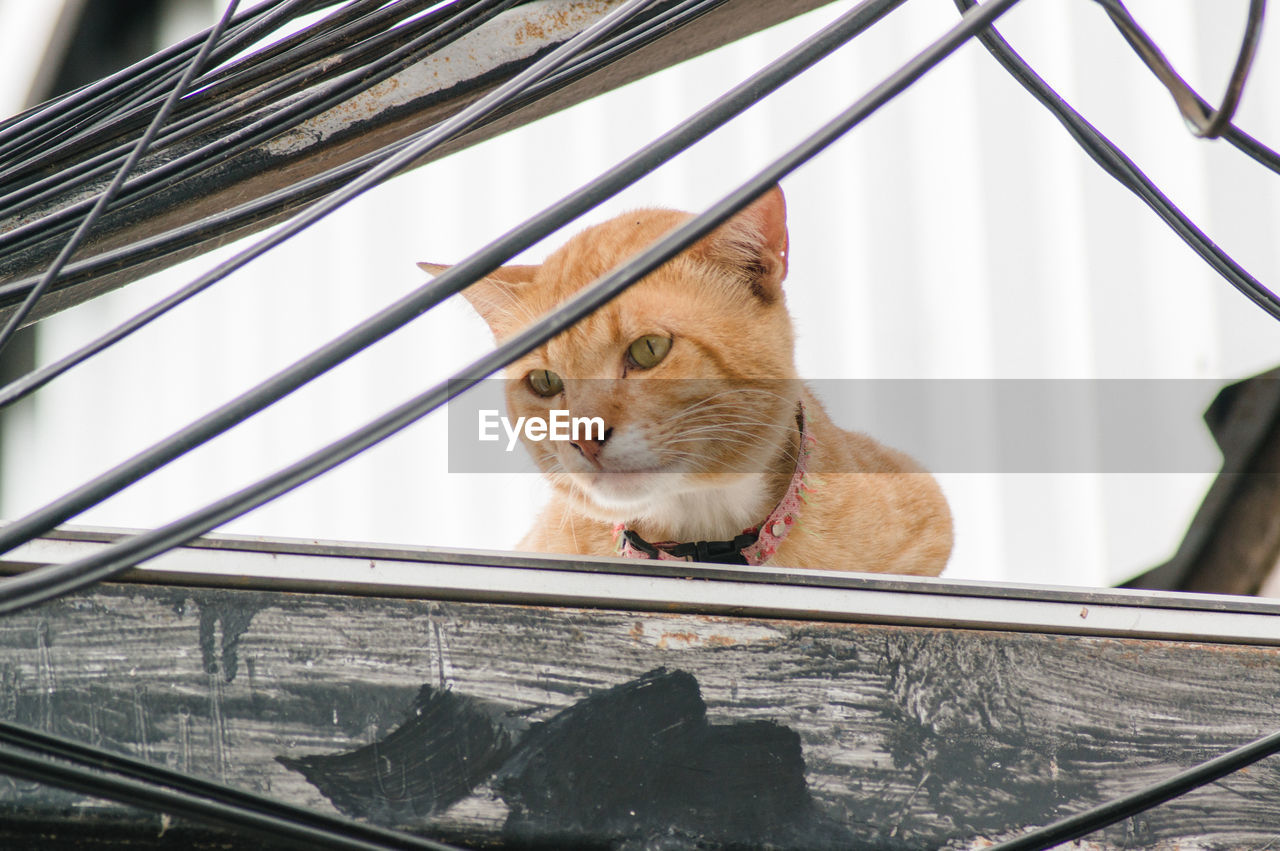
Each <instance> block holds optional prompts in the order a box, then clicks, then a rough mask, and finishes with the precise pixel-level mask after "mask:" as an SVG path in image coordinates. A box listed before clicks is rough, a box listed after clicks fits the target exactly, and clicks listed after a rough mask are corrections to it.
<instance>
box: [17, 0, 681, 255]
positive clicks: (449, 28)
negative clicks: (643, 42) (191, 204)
mask: <svg viewBox="0 0 1280 851" xmlns="http://www.w3.org/2000/svg"><path fill="white" fill-rule="evenodd" d="M519 2H522V0H480V2H479V3H477V4H475V5H474V6H472V7H469V8H468V9H467V10H466V11H465V12H463V13H461V15H462V16H465V17H466V20H465V21H464V22H463V23H462V24H461V25H460V26H453V25H452V21H449V22H445V23H442V24H440V25H439V26H438V27H435V28H433V29H431V30H430V31H428V32H427V33H424V34H422V35H420V36H418V37H417V38H415V39H413V40H412V41H411V42H409V43H408V44H406V45H404V46H402V47H400V48H398V49H397V50H395V51H393V52H392V53H390V54H388V56H387V57H385V58H384V59H383V60H381V61H379V63H377V64H378V71H377V72H376V73H370V74H367V75H366V74H365V73H364V71H363V69H360V70H357V71H354V72H351V73H349V74H348V75H346V79H345V82H339V83H337V84H336V85H329V86H325V87H322V88H321V90H320V91H319V92H317V93H315V94H314V95H309V96H307V97H304V98H301V99H299V100H298V101H296V102H293V103H288V104H286V105H284V106H282V107H280V108H279V109H277V110H274V111H272V112H271V113H270V114H268V115H266V116H264V117H262V118H259V119H257V120H255V121H252V122H251V123H249V124H247V125H245V126H243V127H240V128H238V129H236V130H233V131H231V132H228V133H225V134H223V135H221V136H219V137H218V138H216V139H214V140H212V141H210V142H208V143H207V144H205V145H203V146H202V147H200V148H198V149H196V150H194V151H189V152H186V153H182V154H180V155H178V156H176V157H174V158H173V159H171V160H168V161H166V162H164V163H163V164H161V165H158V166H156V167H155V168H153V169H151V170H150V171H148V172H146V173H145V174H141V175H138V176H137V177H135V178H134V179H133V180H130V181H129V182H127V183H126V184H125V186H124V189H123V190H122V191H121V192H120V195H119V197H118V198H117V200H116V202H115V203H116V205H117V206H120V205H124V204H127V203H130V202H133V201H136V200H138V199H140V198H144V197H146V196H148V195H151V194H154V193H155V192H158V191H161V190H163V189H165V188H167V187H168V186H170V185H172V184H174V183H177V182H179V181H182V180H186V179H187V178H189V177H192V176H193V175H196V174H200V173H201V172H205V171H208V170H209V169H211V168H213V167H214V166H217V165H219V164H220V163H223V162H226V161H227V160H228V159H230V158H231V157H234V156H236V155H237V154H239V153H242V152H243V151H245V150H248V149H249V148H252V147H253V146H254V145H258V144H261V143H262V142H265V141H267V140H269V139H271V138H273V137H275V136H277V135H279V134H280V133H281V132H283V131H284V130H287V129H291V128H292V127H294V126H296V125H297V123H298V122H301V121H306V120H307V119H309V118H312V117H314V116H316V115H319V114H320V113H322V112H325V111H326V110H328V109H331V108H333V107H335V106H338V105H339V104H341V103H344V102H345V101H347V100H348V99H349V98H351V97H352V96H353V95H355V94H358V93H359V92H361V91H363V90H364V89H366V88H368V87H369V86H372V85H374V84H376V83H377V82H380V81H381V80H384V79H387V78H389V77H391V76H393V75H394V74H395V73H396V72H397V71H398V70H399V69H400V68H401V66H402V64H404V65H407V64H412V63H413V62H414V61H416V58H417V57H419V56H420V55H423V54H425V53H427V52H429V51H432V50H438V49H440V48H441V47H444V46H445V45H447V44H450V43H452V42H454V41H456V40H457V39H459V38H461V37H462V36H464V35H466V34H467V33H468V32H470V31H471V30H473V29H475V28H476V27H479V26H480V25H481V24H483V23H484V22H485V21H487V20H489V19H491V18H493V17H495V16H496V15H498V14H499V13H501V12H502V11H504V10H505V9H507V8H509V7H511V6H514V5H516V4H517V3H519ZM651 2H656V0H651ZM87 205H88V202H86V201H79V202H72V203H70V204H67V205H66V206H64V207H60V208H58V209H57V210H55V211H52V212H50V213H48V214H46V215H44V216H41V217H40V218H38V219H35V220H33V221H31V222H28V223H26V224H22V225H19V226H17V227H14V228H10V229H9V230H8V231H6V232H5V233H4V234H0V252H8V251H21V250H22V249H24V248H29V247H31V246H33V245H35V244H37V243H39V242H42V241H44V240H45V239H48V238H49V237H51V236H56V235H57V234H60V233H63V232H65V231H66V230H67V229H68V228H69V227H70V226H71V222H73V221H74V220H75V218H76V216H77V215H79V214H80V213H81V212H83V211H84V208H85V207H86V206H87Z"/></svg>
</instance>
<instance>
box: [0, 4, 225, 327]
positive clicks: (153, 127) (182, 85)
mask: <svg viewBox="0 0 1280 851" xmlns="http://www.w3.org/2000/svg"><path fill="white" fill-rule="evenodd" d="M239 3H240V0H229V2H228V3H227V8H226V9H225V10H224V11H223V13H222V17H221V18H219V19H218V22H217V23H216V24H215V25H214V26H213V28H212V29H210V30H209V34H208V37H207V38H206V39H205V41H204V44H202V45H200V49H199V50H198V51H197V52H196V55H195V56H194V57H192V59H191V62H190V63H189V64H188V65H187V68H186V70H185V71H183V73H182V76H181V77H180V78H179V79H178V84H177V85H176V86H174V87H173V90H172V91H171V92H170V93H169V96H168V97H167V98H165V101H164V103H163V104H161V106H160V110H159V111H158V112H157V113H156V115H155V118H153V119H152V121H151V124H150V125H149V126H148V127H147V129H146V132H144V133H143V134H142V137H141V138H140V139H138V141H137V143H136V144H135V145H134V146H133V150H132V151H130V152H129V157H128V159H126V160H125V161H124V164H123V165H121V166H120V170H119V171H118V172H116V175H115V177H114V178H112V180H111V183H110V184H109V185H108V186H107V188H106V189H105V190H103V192H102V194H101V195H99V196H98V198H97V200H96V201H94V203H93V207H92V209H90V210H89V212H88V214H86V215H85V217H84V221H82V222H81V223H80V226H79V227H77V228H76V231H75V233H73V234H72V235H71V238H70V239H69V240H67V243H66V245H64V246H63V247H62V250H61V251H59V252H58V256H57V257H55V258H54V260H53V262H52V263H51V264H49V268H48V269H47V270H46V271H45V273H44V275H43V276H42V277H41V278H40V281H39V283H37V284H36V285H35V286H34V287H32V288H31V291H30V292H29V293H27V297H26V298H25V299H23V302H22V304H20V305H18V307H17V309H16V310H14V312H13V313H12V314H10V315H9V319H8V321H7V322H5V325H4V328H3V329H0V352H3V351H4V347H5V346H6V345H7V344H8V342H9V340H11V339H12V338H13V335H14V334H15V333H17V331H18V328H19V327H21V325H22V321H23V320H24V319H26V318H27V314H29V313H30V312H31V308H33V307H35V305H36V302H37V301H39V299H40V297H41V296H42V295H44V293H45V290H47V289H48V288H49V285H50V284H51V283H52V282H53V280H54V279H55V278H57V277H58V273H59V272H61V271H62V267H63V266H65V265H66V264H67V261H68V260H70V259H71V255H73V254H75V253H76V250H77V249H79V248H80V244H81V243H82V242H84V238H85V237H86V236H87V235H88V233H89V231H90V230H91V229H92V228H93V226H94V224H96V223H97V221H98V218H99V217H100V216H101V215H102V213H103V211H104V210H106V208H107V206H108V205H109V204H110V203H111V201H112V199H113V198H115V196H116V193H117V192H119V191H120V187H121V186H123V185H124V181H125V179H126V178H127V177H128V176H129V172H131V171H133V168H134V166H135V165H137V164H138V160H139V159H141V158H142V154H143V152H145V151H146V150H147V148H148V147H149V146H150V145H151V141H152V140H153V139H154V138H155V137H156V134H158V133H159V132H160V128H161V127H162V126H163V125H164V123H165V121H167V120H168V118H169V113H171V112H172V111H173V106H174V104H176V103H177V102H178V98H180V97H181V96H182V94H183V92H185V91H187V89H188V87H189V86H190V85H191V81H192V79H194V77H195V75H196V74H197V73H198V72H199V71H200V69H201V68H202V67H203V66H204V63H205V62H206V61H208V59H209V54H210V53H211V52H212V51H213V48H214V45H216V44H217V43H218V39H220V38H222V33H223V32H224V31H225V30H226V28H227V24H228V23H230V21H231V17H232V16H233V15H234V14H235V11H236V6H238V5H239Z"/></svg>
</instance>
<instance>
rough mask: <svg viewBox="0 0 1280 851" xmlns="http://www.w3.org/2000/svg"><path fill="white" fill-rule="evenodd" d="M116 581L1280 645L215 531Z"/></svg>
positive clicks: (1196, 599) (1263, 614)
mask: <svg viewBox="0 0 1280 851" xmlns="http://www.w3.org/2000/svg"><path fill="white" fill-rule="evenodd" d="M127 534H129V533H127V532H122V531H119V530H101V529H66V530H61V531H59V532H56V533H54V534H52V535H50V536H48V537H46V538H41V539H39V540H36V541H33V542H31V543H28V544H26V545H24V546H22V547H20V548H18V549H16V550H14V551H12V552H11V553H9V554H7V555H6V556H5V557H4V559H3V560H0V570H3V571H5V572H9V573H12V572H16V571H18V570H22V569H26V568H30V567H33V566H38V565H46V564H61V563H65V562H69V561H73V560H75V559H77V558H82V557H85V556H88V555H91V554H93V553H95V552H97V551H99V550H100V549H102V548H103V547H105V546H109V545H110V544H111V543H112V542H113V541H116V540H119V539H120V538H123V537H126V536H127ZM121 579H122V581H126V582H144V583H148V584H162V585H179V586H184V585H185V586H202V587H222V588H234V589H244V590H268V591H294V592H308V593H324V594H336V595H351V596H376V597H403V598H412V599H428V600H451V601H459V602H478V603H518V604H525V605H539V606H568V607H580V608H597V609H614V610H625V611H650V612H672V613H674V612H680V613H697V614H716V615H729V616H735V617H765V618H786V619H795V620H822V621H834V622H847V623H866V624H890V625H910V626H926V627H935V628H946V629H965V630H974V629H981V630H1003V631H1014V632H1032V633H1050V634H1059V635H1077V636H1096V637H1109V638H1141V639H1163V640H1174V641H1197V642H1222V643H1234V644H1252V645H1267V646H1280V601H1271V600H1265V599H1259V598H1253V597H1231V596H1219V595H1210V594H1178V593H1161V592H1151V591H1134V590H1126V589H1118V590H1096V589H1078V588H1065V587H1053V586H1035V585H1007V584H1000V583H991V582H977V581H961V580H948V579H930V578H921V577H910V576H886V575H874V574H858V573H847V572H843V571H825V570H799V569H785V568H772V569H761V568H753V569H749V570H746V569H742V568H739V567H732V566H728V567H726V566H718V565H701V564H681V565H679V566H669V565H667V564H665V563H654V562H637V561H633V560H626V559H609V558H593V557H585V556H578V557H573V558H568V559H566V558H556V557H552V556H542V555H532V554H524V553H510V552H495V551H481V550H443V549H434V548H405V547H381V546H376V545H369V544H351V543H337V542H322V541H302V540H287V539H264V538H251V537H240V536H216V537H209V538H204V539H200V540H199V541H196V542H193V543H192V544H191V545H189V546H186V547H183V548H180V549H178V550H175V551H173V552H171V553H169V554H167V555H165V556H162V557H160V558H157V559H155V560H154V561H153V562H151V563H149V564H148V565H147V566H146V567H143V568H139V569H135V570H133V571H130V572H129V573H128V574H126V575H124V576H123V577H121Z"/></svg>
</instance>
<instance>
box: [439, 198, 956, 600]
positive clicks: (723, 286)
mask: <svg viewBox="0 0 1280 851" xmlns="http://www.w3.org/2000/svg"><path fill="white" fill-rule="evenodd" d="M686 218H688V215H687V214H685V213H679V212H676V211H672V210H645V211H640V212H637V213H633V214H628V215H624V216H620V217H618V218H616V219H613V220H611V221H609V222H605V223H604V224H601V225H597V226H595V227H593V228H589V229H588V230H586V231H584V232H582V233H580V234H578V235H577V236H576V237H574V238H573V239H571V240H570V241H569V242H568V243H567V244H566V245H565V246H564V247H563V248H561V249H559V250H558V251H556V252H555V253H554V254H552V255H551V256H550V257H549V258H548V259H547V261H546V262H545V263H543V264H542V265H541V266H508V267H504V268H503V269H501V270H499V271H498V272H497V273H495V274H494V275H492V276H490V277H489V278H487V279H485V280H483V281H481V282H479V283H477V284H475V285H473V286H472V287H470V288H469V289H468V290H467V291H466V295H467V297H468V299H469V300H470V301H471V303H472V304H473V305H474V306H475V307H476V308H477V310H478V311H479V312H480V314H481V315H482V316H483V317H484V318H485V319H486V321H487V322H488V323H489V325H490V327H491V328H492V329H493V331H494V334H495V336H496V337H497V338H498V339H500V340H501V339H504V338H506V337H508V336H510V335H511V334H513V333H514V332H516V331H518V330H520V329H521V328H522V327H524V326H525V325H527V324H528V323H529V322H530V321H532V320H533V319H534V318H536V317H537V316H539V315H541V314H543V313H545V312H546V311H548V310H550V309H551V308H552V307H554V306H555V305H557V304H559V303H560V302H562V301H564V300H565V299H567V298H569V297H570V296H572V295H573V294H574V293H576V292H577V291H578V290H580V289H581V288H583V287H585V286H586V285H588V284H590V283H591V282H592V281H593V280H595V279H596V278H598V277H600V276H601V275H603V274H605V273H606V272H608V271H609V270H610V269H612V268H614V267H615V266H617V265H618V264H620V263H621V262H623V261H624V260H626V259H627V258H628V257H630V256H632V255H634V254H636V253H637V252H638V251H640V250H641V249H643V248H645V247H647V246H648V245H649V244H651V243H653V242H655V241H656V240H657V239H658V238H660V237H661V236H662V235H663V234H665V233H666V232H667V231H669V230H671V229H672V228H674V227H676V226H677V225H679V224H680V223H681V222H682V221H684V220H685V219H686ZM786 250H787V232H786V221H785V205H784V201H783V198H782V193H781V190H778V189H774V190H772V191H771V192H770V193H768V194H766V195H765V196H763V197H762V198H761V199H760V200H758V201H756V202H755V203H754V204H752V205H751V206H750V207H749V208H747V209H746V210H744V211H743V212H742V213H740V214H739V215H738V216H736V217H734V218H733V219H732V220H730V221H729V222H727V223H726V224H725V225H723V226H722V227H720V228H719V229H718V230H716V231H715V232H714V233H712V234H711V235H710V236H708V237H706V238H704V239H703V240H702V241H700V242H699V243H697V244H696V245H695V246H694V247H693V248H691V249H689V250H688V251H686V252H685V253H683V254H681V255H679V256H678V257H676V258H675V259H673V260H672V261H670V262H668V263H667V264H666V265H664V266H662V267H661V268H659V269H658V270H656V271H655V272H653V273H652V274H650V275H649V276H648V277H646V278H645V279H644V280H643V281H641V282H639V283H638V284H636V285H635V286H633V287H631V288H630V289H629V290H627V291H626V292H625V293H623V294H622V295H621V296H619V297H618V298H617V299H615V300H614V301H613V302H611V303H610V304H608V305H606V306H605V307H603V308H601V309H600V310H598V311H597V312H596V313H594V314H592V315H591V316H589V317H587V318H586V319H585V320H583V321H581V322H579V323H578V324H577V325H575V326H574V327H573V328H572V329H570V330H569V331H567V332H565V333H564V334H562V335H560V336H559V337H556V338H554V339H552V340H551V341H549V342H548V343H547V344H546V345H545V346H543V347H541V348H540V349H538V350H536V351H534V352H532V353H530V354H529V355H527V356H525V357H523V358H521V359H520V360H518V361H516V362H515V363H513V364H512V365H511V366H510V367H509V368H508V371H507V374H508V376H509V381H508V390H507V402H508V407H509V413H510V415H512V416H542V417H546V416H547V415H548V414H549V412H550V411H551V410H554V409H562V410H568V411H570V413H571V414H572V415H573V416H575V417H579V416H580V417H598V418H599V420H600V421H601V422H602V423H603V424H604V427H605V431H604V434H603V437H604V439H603V440H601V439H599V436H600V435H599V434H597V435H594V436H592V437H586V436H582V435H580V436H579V439H578V440H574V441H550V440H546V441H540V442H536V443H534V442H526V447H527V448H528V449H529V451H530V452H531V453H532V454H533V456H534V458H535V459H536V460H537V462H538V464H539V466H540V467H541V468H542V470H543V471H544V472H545V473H546V474H547V476H548V478H549V479H550V481H551V484H552V486H553V496H552V499H551V502H550V504H548V505H547V507H546V508H545V509H544V510H543V512H542V514H541V515H540V516H539V518H538V519H537V521H536V522H535V524H534V527H533V529H532V530H531V531H530V532H529V534H528V535H527V536H526V537H525V538H524V540H523V541H522V543H521V547H522V548H523V549H528V550H534V551H541V552H553V553H582V554H590V555H615V554H617V553H618V552H619V544H620V543H621V541H622V540H623V539H622V538H620V530H619V526H625V528H626V529H628V530H630V531H631V532H632V533H634V534H635V535H638V536H639V537H640V539H641V540H642V541H643V542H654V543H656V542H693V541H727V540H730V539H733V538H735V536H738V535H741V534H742V533H743V532H744V530H747V529H750V528H753V527H760V526H761V525H762V523H763V522H764V521H765V520H766V518H768V519H769V520H770V521H771V522H770V523H768V524H766V525H767V526H768V527H770V528H775V529H783V523H782V520H783V519H784V514H785V521H786V522H785V529H784V530H783V532H782V535H781V536H780V537H775V538H774V539H771V543H770V546H769V547H768V548H767V549H766V550H764V553H765V554H766V555H767V556H768V557H767V559H764V560H765V561H767V563H769V564H774V565H779V566H789V567H811V568H826V569H842V570H861V571H873V572H894V573H913V574H924V575H936V574H938V573H940V572H941V570H942V568H943V567H944V566H945V565H946V561H947V558H948V556H949V554H950V550H951V519H950V513H949V512H948V510H947V505H946V501H945V500H944V498H943V496H942V494H941V491H940V490H939V489H938V486H937V484H936V482H935V481H934V479H933V477H932V476H930V475H929V474H928V473H925V472H924V471H922V470H921V469H920V468H919V467H918V466H916V465H915V463H914V462H913V461H911V459H909V458H907V457H906V456H904V455H902V454H901V453H898V452H896V451H894V450H891V449H888V448H886V447H884V446H882V445H880V444H879V443H877V442H876V441H874V440H872V439H871V438H869V437H866V436H865V435H861V434H855V433H851V432H847V431H844V430H843V429H841V428H839V427H838V426H836V425H835V424H834V423H832V422H831V421H830V419H829V418H828V417H827V415H826V412H825V411H824V410H823V408H822V405H821V404H820V403H819V402H818V400H817V399H815V398H814V397H813V395H812V393H811V392H810V391H809V390H808V388H806V387H805V385H804V384H803V383H802V382H800V381H799V380H798V378H797V376H796V373H795V366H794V360H793V348H794V334H793V331H792V326H791V319H790V316H789V315H788V313H787V310H786V306H785V304H784V299H783V293H782V288H781V285H782V280H783V278H784V277H785V275H786ZM421 265H422V267H423V268H424V269H427V270H428V271H432V272H438V271H439V270H440V269H442V268H444V267H441V266H436V265H433V264H421ZM802 428H803V431H802ZM802 450H803V451H802ZM802 455H803V456H804V466H805V467H807V471H806V472H805V473H804V475H803V476H801V475H798V474H797V462H798V459H800V457H801V456H802ZM783 506H785V507H786V508H787V510H786V511H785V512H782V511H780V510H779V511H775V508H781V507H783ZM772 521H777V522H776V523H774V522H772ZM793 521H794V522H793ZM775 547H776V552H775V551H774V550H775ZM632 552H634V549H633V548H632Z"/></svg>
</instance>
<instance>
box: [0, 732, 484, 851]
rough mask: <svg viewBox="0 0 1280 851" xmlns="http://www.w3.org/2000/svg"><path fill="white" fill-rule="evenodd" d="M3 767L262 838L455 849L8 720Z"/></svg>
mask: <svg viewBox="0 0 1280 851" xmlns="http://www.w3.org/2000/svg"><path fill="white" fill-rule="evenodd" d="M0 773H4V774H11V775H14V776H18V777H22V778H23V779H26V780H32V781H35V782H38V783H46V784H49V785H53V786H60V787H62V788H65V789H71V790H73V791H77V792H83V793H85V794H88V795H92V796H94V797H96V798H107V799H110V800H113V801H117V802H119V803H123V804H130V805H134V806H140V807H144V808H146V809H151V810H157V811H160V812H165V813H171V814H174V815H181V816H186V817H187V818H191V819H194V820H197V821H202V822H206V823H209V824H213V825H215V826H219V827H234V828H237V829H239V830H242V831H244V832H246V833H250V834H252V835H254V836H258V837H260V838H262V839H266V840H274V841H280V840H292V841H294V842H304V843H306V844H308V845H318V846H320V847H322V848H341V849H348V850H349V851H384V849H394V848H411V849H420V851H459V849H457V848H455V847H453V846H450V845H445V844H443V843H440V842H435V841H432V840H429V839H423V838H421V837H418V836H414V835H412V834H408V833H400V832H398V831H392V830H385V829H382V828H378V827H373V826H371V825H366V824H361V823H360V822H357V821H352V820H350V819H345V818H340V817H338V816H331V815H326V814H324V813H320V812H315V811H312V810H308V809H305V808H303V807H295V806H292V805H290V804H286V803H283V802H281V801H276V800H273V799H271V798H266V797H263V796H261V795H255V794H253V793H251V792H245V791H242V790H240V789H233V788H231V787H230V786H222V785H219V784H217V783H211V782H209V781H207V780H201V779H198V778H195V777H188V776H187V775H185V774H179V773H178V772H176V771H170V770H168V769H166V768H162V767H160V766H158V765H153V764H151V763H148V762H143V761H141V760H137V759H131V758H129V757H126V756H121V755H119V754H113V753H111V752H110V751H105V750H102V749H100V748H93V747H89V746H88V745H84V744H81V743H79V742H73V741H71V740H70V739H64V738H62V737H60V736H52V735H49V734H48V733H42V732H40V731H39V730H33V729H31V728H29V727H23V726H21V725H18V724H13V723H10V722H7V721H0Z"/></svg>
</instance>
